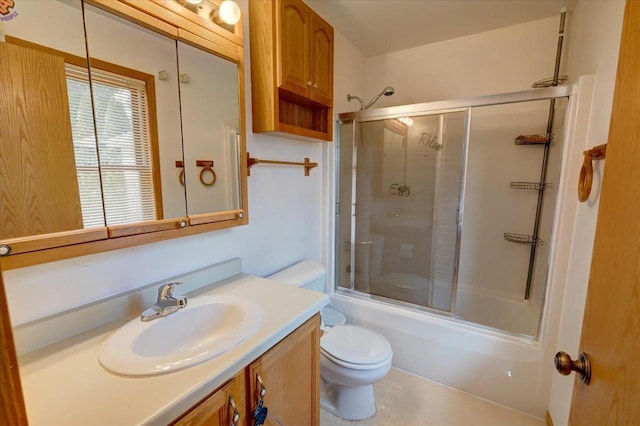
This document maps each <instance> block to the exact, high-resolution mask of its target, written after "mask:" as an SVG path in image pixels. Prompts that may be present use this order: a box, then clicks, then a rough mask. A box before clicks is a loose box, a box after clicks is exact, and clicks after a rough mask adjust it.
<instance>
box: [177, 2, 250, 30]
mask: <svg viewBox="0 0 640 426" xmlns="http://www.w3.org/2000/svg"><path fill="white" fill-rule="evenodd" d="M176 1H177V2H178V3H179V4H181V5H182V6H183V7H185V8H186V9H188V10H190V11H191V12H193V13H196V14H198V15H199V16H201V17H203V18H204V19H209V20H211V21H213V22H214V23H216V24H218V25H230V26H234V25H236V24H237V23H238V22H239V21H240V19H241V18H242V12H241V10H240V6H238V4H237V3H236V2H234V1H233V0H223V1H222V2H220V4H217V2H214V1H205V0H176Z"/></svg>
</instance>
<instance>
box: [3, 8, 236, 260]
mask: <svg viewBox="0 0 640 426" xmlns="http://www.w3.org/2000/svg"><path fill="white" fill-rule="evenodd" d="M183 3H184V2H180V1H178V0H149V1H144V2H142V1H135V0H119V1H115V0H84V1H81V0H51V1H47V2H19V3H18V2H16V8H17V9H18V10H17V11H18V15H17V16H16V17H15V18H14V19H12V20H11V21H8V22H5V23H4V26H3V28H2V37H1V38H0V40H2V41H0V91H1V95H2V96H0V102H1V103H2V108H0V123H2V125H1V126H0V256H2V257H0V259H1V260H2V267H3V269H12V268H17V267H21V266H27V265H32V264H37V263H43V262H48V261H52V260H58V259H64V258H68V257H74V256H79V255H83V254H89V253H96V252H101V251H106V250H111V249H115V248H121V247H128V246H132V245H137V244H143V243H147V242H153V241H159V240H163V239H168V238H175V237H179V236H186V235H191V234H194V233H199V232H208V231H212V230H217V229H223V228H229V227H233V226H238V225H244V224H247V223H248V217H247V192H246V176H247V171H246V162H245V161H242V160H244V159H245V158H246V146H245V131H244V106H243V100H244V76H243V71H244V70H243V42H242V26H241V25H242V24H241V23H238V24H236V25H233V26H230V25H227V24H222V25H220V24H216V22H214V20H213V19H212V17H211V15H212V14H213V11H215V8H216V7H217V5H218V3H217V2H216V1H215V0H205V1H204V3H203V5H202V6H199V7H193V6H190V5H187V6H189V8H187V7H186V6H185V4H186V3H184V4H183Z"/></svg>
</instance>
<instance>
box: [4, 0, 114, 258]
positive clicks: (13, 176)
mask: <svg viewBox="0 0 640 426" xmlns="http://www.w3.org/2000/svg"><path fill="white" fill-rule="evenodd" d="M81 6H82V5H81V3H80V0H77V1H64V2H63V1H46V2H28V1H25V2H20V3H19V4H17V5H16V12H18V13H17V15H16V16H14V17H13V18H12V19H11V20H9V21H6V22H4V23H3V28H2V35H3V36H4V38H3V37H0V102H2V107H1V108H0V123H2V125H1V126H0V241H1V242H6V241H7V240H14V239H17V238H20V237H28V236H34V235H38V236H40V235H44V234H52V233H58V234H56V235H60V234H59V233H66V234H65V235H69V234H70V233H76V234H78V233H80V234H82V230H83V229H85V230H86V229H90V228H94V229H101V231H100V232H97V231H96V232H93V233H86V236H85V237H81V238H84V240H92V239H100V238H106V230H105V229H104V226H105V223H104V215H103V208H102V198H101V196H100V179H99V172H98V160H97V151H96V145H95V138H94V134H95V133H94V128H93V119H92V115H91V96H90V92H89V84H88V80H87V79H86V78H84V79H83V78H81V77H78V76H79V75H80V74H82V71H83V70H84V72H85V74H86V70H87V60H86V57H87V55H86V51H85V43H84V29H83V21H82V7H81ZM6 247H8V246H5V248H4V250H5V251H6V250H7V248H6ZM14 252H19V249H16V250H14ZM2 254H6V253H2Z"/></svg>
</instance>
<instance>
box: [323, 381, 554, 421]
mask: <svg viewBox="0 0 640 426" xmlns="http://www.w3.org/2000/svg"><path fill="white" fill-rule="evenodd" d="M374 394H375V398H376V406H377V409H378V412H377V413H376V415H375V416H374V417H372V418H371V419H367V420H361V421H348V420H342V419H340V418H338V417H336V416H333V415H331V414H329V413H328V412H326V411H324V410H321V414H320V424H321V426H343V425H349V426H467V425H474V426H475V425H478V426H483V425H486V426H544V425H545V421H544V420H543V419H540V418H537V417H533V416H530V415H528V414H524V413H522V412H519V411H516V410H512V409H510V408H507V407H503V406H501V405H497V404H494V403H492V402H489V401H485V400H482V399H479V398H476V397H474V396H471V395H469V394H466V393H464V392H461V391H458V390H455V389H452V388H448V387H446V386H443V385H440V384H438V383H435V382H431V381H429V380H425V379H423V378H421V377H418V376H415V375H413V374H409V373H406V372H404V371H402V370H398V369H396V368H392V369H391V371H390V372H389V374H388V375H387V376H386V377H385V378H384V379H382V380H381V381H380V382H378V383H376V384H375V385H374Z"/></svg>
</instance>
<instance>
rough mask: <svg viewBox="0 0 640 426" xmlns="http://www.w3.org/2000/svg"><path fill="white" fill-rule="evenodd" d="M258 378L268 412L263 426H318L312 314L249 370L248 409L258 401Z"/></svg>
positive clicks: (316, 328) (316, 337) (316, 334)
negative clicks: (264, 390)
mask: <svg viewBox="0 0 640 426" xmlns="http://www.w3.org/2000/svg"><path fill="white" fill-rule="evenodd" d="M257 375H260V377H261V378H262V381H263V383H264V386H265V388H266V394H265V399H264V405H265V406H266V407H267V408H268V409H269V416H268V417H267V421H266V423H265V425H267V426H272V425H273V426H275V425H279V424H282V425H310V426H314V425H319V422H320V420H319V419H320V317H319V316H318V315H316V316H315V317H313V318H312V319H310V320H309V321H307V322H306V323H305V324H303V325H302V326H300V328H298V330H296V331H294V332H293V333H291V334H290V335H289V336H287V337H286V338H285V339H284V340H282V341H281V342H280V343H278V344H277V345H276V346H275V347H273V348H272V349H271V350H269V352H267V353H266V354H264V355H263V356H262V357H260V358H259V359H258V360H256V361H255V362H254V363H253V364H251V366H250V367H249V377H248V380H247V383H248V391H247V394H248V395H249V409H250V410H253V409H254V408H255V406H256V403H257V401H258V394H259V385H258V383H257V379H256V377H257Z"/></svg>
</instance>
